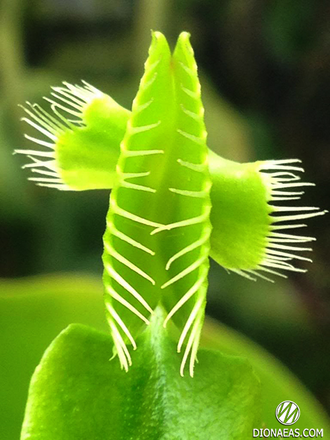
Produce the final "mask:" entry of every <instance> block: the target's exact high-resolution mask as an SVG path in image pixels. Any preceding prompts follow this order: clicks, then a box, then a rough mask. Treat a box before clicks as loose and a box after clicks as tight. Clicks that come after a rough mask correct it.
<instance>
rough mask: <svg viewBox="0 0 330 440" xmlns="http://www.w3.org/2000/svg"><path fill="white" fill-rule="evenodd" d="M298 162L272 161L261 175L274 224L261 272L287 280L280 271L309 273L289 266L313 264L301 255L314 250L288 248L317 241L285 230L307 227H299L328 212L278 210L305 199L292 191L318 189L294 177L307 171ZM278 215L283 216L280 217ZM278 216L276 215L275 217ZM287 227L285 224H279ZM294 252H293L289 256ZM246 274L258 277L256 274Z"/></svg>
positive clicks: (262, 166)
mask: <svg viewBox="0 0 330 440" xmlns="http://www.w3.org/2000/svg"><path fill="white" fill-rule="evenodd" d="M300 162H301V161H300V160H298V159H284V160H271V161H267V162H262V163H260V164H259V171H260V173H261V176H262V178H263V180H264V184H265V186H266V187H268V189H269V190H270V200H269V203H271V205H270V206H271V215H270V219H271V224H270V227H269V234H268V237H267V238H268V240H267V241H268V244H267V246H266V249H265V256H264V259H263V261H262V262H261V264H260V265H259V266H258V268H257V270H263V271H266V272H269V273H272V274H274V275H280V276H283V274H281V273H280V272H278V271H275V270H273V268H275V269H280V270H289V271H295V272H305V271H306V270H305V269H299V268H295V267H294V266H292V264H289V262H291V261H292V260H294V259H296V260H302V261H309V262H310V261H311V260H310V259H309V258H306V257H303V256H301V255H299V254H296V253H300V252H309V251H311V249H310V248H303V247H299V246H292V245H288V244H290V243H293V244H296V245H297V244H298V245H300V244H301V243H307V242H311V241H314V240H315V238H313V237H307V236H303V235H293V234H286V233H283V232H282V230H285V229H297V228H302V227H305V226H306V225H305V224H301V223H297V222H298V221H300V220H303V219H307V218H312V217H316V216H319V215H324V214H325V213H326V212H327V211H321V210H320V209H319V208H316V207H310V206H301V207H299V206H283V205H280V206H276V205H273V204H272V203H273V202H283V201H288V200H298V199H300V196H302V195H303V193H304V192H303V191H292V190H291V188H296V187H297V188H299V187H305V186H314V184H313V183H309V182H301V181H300V176H296V175H295V174H294V172H295V171H299V172H303V171H304V170H303V168H301V167H297V166H293V165H292V164H296V163H300ZM278 213H283V215H279V214H278ZM273 214H275V215H273ZM278 223H283V224H278ZM288 251H290V252H288ZM245 272H248V273H253V272H254V274H255V275H256V273H255V270H254V271H251V270H250V271H249V270H246V271H245Z"/></svg>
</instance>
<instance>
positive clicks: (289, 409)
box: [275, 400, 300, 426]
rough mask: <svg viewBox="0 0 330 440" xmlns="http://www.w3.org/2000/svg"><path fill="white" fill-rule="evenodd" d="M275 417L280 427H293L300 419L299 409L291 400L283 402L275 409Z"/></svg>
mask: <svg viewBox="0 0 330 440" xmlns="http://www.w3.org/2000/svg"><path fill="white" fill-rule="evenodd" d="M275 415H276V418H277V420H278V421H279V422H280V423H281V424H282V425H286V426H288V425H293V424H294V423H296V421H297V420H298V419H299V417H300V408H299V406H298V405H297V404H296V403H294V402H292V400H284V401H283V402H281V403H280V404H279V405H278V407H277V408H276V412H275Z"/></svg>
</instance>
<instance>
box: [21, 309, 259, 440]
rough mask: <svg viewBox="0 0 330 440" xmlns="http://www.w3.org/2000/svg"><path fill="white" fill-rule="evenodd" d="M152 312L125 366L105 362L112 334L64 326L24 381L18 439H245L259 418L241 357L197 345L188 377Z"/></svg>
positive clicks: (255, 391)
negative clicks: (27, 383)
mask: <svg viewBox="0 0 330 440" xmlns="http://www.w3.org/2000/svg"><path fill="white" fill-rule="evenodd" d="M163 319H164V317H163V316H162V313H158V312H156V313H155V316H154V318H153V320H152V322H151V325H150V327H149V328H148V329H147V330H146V332H145V333H144V334H143V335H142V336H140V340H139V349H138V350H137V351H136V352H134V354H133V356H132V357H133V362H134V364H133V367H132V368H131V369H130V370H129V371H128V373H125V372H124V371H121V370H120V369H119V368H118V365H117V362H114V361H109V357H110V356H111V352H112V341H111V338H110V337H109V336H107V335H104V334H102V333H99V332H97V331H95V330H92V329H90V328H87V327H84V326H80V325H72V326H70V327H69V328H67V329H66V330H65V331H63V332H62V333H61V334H60V335H59V336H58V338H57V339H55V341H54V342H53V343H52V344H51V346H50V347H49V349H48V350H47V351H46V353H45V355H44V357H43V359H42V361H41V363H40V365H39V366H38V368H37V370H36V372H35V374H34V376H33V379H32V382H31V387H30V392H29V400H28V405H27V410H26V416H25V421H24V425H23V431H22V437H21V440H28V439H33V440H41V439H42V440H73V439H79V440H90V439H93V440H104V439H113V440H116V439H121V440H128V439H132V440H133V439H134V440H165V439H166V440H167V439H168V440H176V439H177V440H182V439H189V440H190V439H191V440H193V439H196V440H197V439H202V438H203V439H204V438H205V439H206V438H207V439H208V440H213V439H214V440H221V439H223V440H227V439H236V440H246V439H247V438H249V437H250V436H251V432H252V428H253V427H254V426H258V423H259V421H258V419H259V417H260V406H259V401H260V395H259V383H258V380H257V379H256V377H255V376H254V374H253V372H252V369H251V367H250V365H249V364H248V362H247V361H246V360H244V359H242V358H239V357H233V356H227V355H223V354H220V353H218V352H214V351H207V350H200V352H199V365H198V367H197V368H196V374H195V377H194V379H192V378H190V377H189V376H188V375H186V376H185V377H184V378H182V377H180V375H179V373H178V369H179V364H180V357H179V356H178V355H174V354H173V351H174V350H175V344H174V343H173V342H172V341H171V340H170V339H169V337H168V336H167V335H166V333H165V332H164V329H163V327H162V322H163Z"/></svg>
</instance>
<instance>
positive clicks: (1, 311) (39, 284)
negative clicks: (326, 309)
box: [0, 275, 330, 440]
mask: <svg viewBox="0 0 330 440" xmlns="http://www.w3.org/2000/svg"><path fill="white" fill-rule="evenodd" d="M250 290H253V289H252V284H251V285H250ZM0 292H1V294H0V316H1V319H0V346H1V347H2V350H1V357H0V382H1V385H0V414H2V416H0V420H1V424H0V438H1V440H16V439H18V437H19V431H20V426H21V424H22V420H23V412H24V406H25V403H26V396H27V391H28V384H29V380H30V378H31V375H32V373H33V370H34V368H35V367H36V365H37V364H38V363H39V361H40V359H41V356H42V354H43V352H44V350H45V349H46V348H47V346H48V345H49V344H50V343H51V341H52V340H53V339H54V338H55V337H56V335H57V334H58V333H59V332H60V331H61V330H62V329H63V328H65V327H66V326H67V325H69V324H70V323H71V322H79V323H83V324H86V325H90V326H93V327H95V328H97V329H99V330H102V331H107V324H106V322H105V319H104V312H103V305H102V293H103V288H102V284H101V282H100V281H97V280H96V279H95V278H92V277H88V276H86V275H84V276H82V275H80V276H78V275H61V276H60V275H52V276H43V277H34V278H29V279H20V280H8V281H4V280H1V281H0ZM251 294H252V292H251ZM291 305H292V304H291V303H290V302H289V304H287V307H289V308H290V307H291ZM251 313H252V312H251ZM251 319H253V314H252V315H251ZM282 319H283V317H282ZM288 319H289V318H288ZM272 322H273V321H272V320H270V325H271V326H272ZM295 325H296V327H297V328H299V327H298V324H295ZM263 326H264V329H265V332H269V331H270V330H269V327H268V323H267V320H266V319H265V320H264V322H263ZM290 329H291V327H283V330H282V331H283V333H282V334H283V337H285V336H286V335H287V336H289V335H288V333H287V332H288V331H290ZM272 331H273V330H272ZM290 337H291V336H290ZM201 346H202V347H209V348H213V349H216V350H221V351H224V352H225V353H229V354H233V355H240V356H244V357H246V358H247V359H248V360H249V362H250V363H251V364H252V365H253V367H254V370H255V372H256V374H257V376H258V377H259V378H260V381H261V390H262V395H261V415H260V419H261V420H262V421H263V422H264V423H265V425H266V426H269V427H275V426H276V423H277V422H276V419H275V416H274V411H275V408H276V406H277V405H278V404H279V403H280V402H281V401H282V400H284V399H283V396H285V398H289V399H292V400H294V401H295V402H297V403H298V405H300V406H301V409H302V412H301V422H303V424H304V425H305V426H306V427H308V426H310V427H313V426H314V427H323V428H324V429H326V428H327V432H330V426H329V423H328V422H327V418H326V416H325V413H324V410H323V409H322V408H321V407H320V405H319V404H318V403H317V401H316V400H315V398H314V397H313V396H312V394H311V393H310V392H309V391H308V390H307V389H306V388H305V387H304V385H303V384H302V383H301V382H300V381H299V380H298V379H297V378H296V377H295V376H294V375H293V374H292V373H290V372H289V371H288V369H287V368H286V367H285V366H284V365H283V364H282V363H281V362H279V361H278V360H277V359H275V358H274V357H273V356H271V355H270V354H269V353H267V352H266V351H265V350H263V349H262V348H261V347H260V346H258V345H257V344H255V343H253V342H252V341H251V340H249V339H248V338H246V337H244V336H243V335H241V334H239V333H237V332H234V331H233V330H231V329H230V328H228V327H227V326H225V325H221V324H219V323H216V322H215V321H212V322H211V321H210V320H209V319H206V322H205V327H204V329H203V332H202V340H201ZM140 348H141V347H140ZM140 348H139V349H138V350H140ZM137 353H138V351H137V352H136V353H133V354H137ZM173 356H176V355H175V353H173ZM108 357H109V356H108V354H107V357H106V358H107V359H108ZM199 360H200V362H199V364H198V365H196V377H197V374H198V369H199V368H200V367H201V365H202V364H201V358H200V357H199ZM110 364H116V361H115V360H114V361H113V362H110ZM110 364H109V365H110ZM117 369H118V365H117ZM118 373H120V372H118ZM120 374H121V373H120ZM315 374H317V370H315ZM196 377H195V378H194V380H195V379H196ZM255 427H258V426H255ZM277 427H279V425H277Z"/></svg>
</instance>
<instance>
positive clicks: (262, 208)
mask: <svg viewBox="0 0 330 440" xmlns="http://www.w3.org/2000/svg"><path fill="white" fill-rule="evenodd" d="M47 100H48V101H50V103H51V109H52V114H49V113H47V112H46V111H44V110H43V109H41V107H39V106H36V105H34V106H31V105H28V107H26V108H25V111H26V113H27V115H28V117H27V118H24V120H25V121H26V122H27V123H28V124H30V125H31V126H32V127H33V128H35V129H37V130H38V131H39V132H41V133H42V134H43V135H45V136H46V137H48V140H44V139H39V138H35V137H31V136H28V135H27V136H26V137H27V138H28V139H30V140H32V141H33V142H35V143H37V144H38V145H40V146H42V147H45V148H47V149H48V151H42V150H17V152H18V153H23V154H26V155H28V156H29V158H30V159H31V161H32V162H31V163H29V164H27V165H25V167H28V168H31V169H32V171H33V172H35V173H37V174H38V175H39V176H38V177H33V178H30V179H31V180H34V181H36V182H37V184H38V185H43V186H50V187H55V188H58V189H60V190H68V189H71V190H86V189H97V188H107V189H111V188H113V191H112V194H111V198H110V208H109V212H108V215H107V227H106V232H105V235H104V254H103V262H104V269H105V270H104V287H105V304H106V313H107V317H108V321H109V324H110V328H111V333H112V337H113V340H114V344H115V352H116V353H117V354H118V357H119V361H120V364H121V366H122V368H124V369H125V370H126V371H127V370H128V368H129V366H130V364H131V353H130V350H129V348H128V347H129V346H132V347H133V349H135V348H136V347H137V343H136V337H137V336H138V335H139V333H141V331H142V330H143V329H144V328H145V326H146V325H148V324H149V322H150V317H151V315H152V313H153V311H154V310H155V309H156V307H157V305H159V304H161V306H162V307H163V308H164V309H165V310H166V312H167V316H166V317H165V319H164V326H166V325H167V323H168V322H169V321H170V320H172V321H173V323H174V324H175V326H176V327H177V328H178V329H179V335H178V345H177V349H178V351H181V350H183V357H182V363H181V368H180V371H181V374H182V375H183V371H184V367H185V365H186V363H187V362H188V358H189V356H190V360H189V372H190V375H191V376H192V375H193V373H194V362H195V360H196V354H197V348H198V343H199V337H200V332H201V327H202V323H203V319H204V309H205V302H206V291H207V273H208V256H209V255H210V256H211V257H212V258H213V259H214V260H215V261H217V262H218V263H219V264H221V265H222V266H223V267H224V268H226V269H228V270H230V271H233V272H236V273H238V274H240V275H243V276H245V277H247V278H250V279H255V278H256V277H262V278H266V279H269V278H268V277H269V276H271V275H279V276H286V275H285V272H286V271H296V272H304V271H305V269H301V268H297V267H295V266H294V265H293V263H292V260H295V259H297V260H303V261H310V260H309V259H308V258H306V257H305V256H302V255H301V254H300V252H302V251H303V252H305V251H310V250H311V249H310V248H305V247H300V245H301V244H303V243H306V242H310V241H313V240H314V239H313V238H312V237H308V236H302V235H295V234H292V233H287V231H286V230H290V229H295V228H300V227H303V226H305V225H304V224H301V220H305V219H307V218H310V217H314V216H318V215H323V214H324V213H325V211H320V210H319V209H318V208H314V207H299V206H289V205H288V206H286V205H285V203H286V202H287V201H290V203H291V201H292V200H299V198H300V196H301V195H302V191H301V190H300V189H301V188H302V187H304V186H309V185H311V184H310V183H304V182H301V181H300V177H299V176H297V175H296V174H295V173H299V172H302V171H303V169H302V168H301V167H298V166H297V164H298V163H299V161H298V160H296V159H285V160H270V161H263V162H255V163H246V164H240V163H237V162H233V161H229V160H225V159H223V158H221V157H220V156H218V155H216V154H215V153H213V152H211V151H209V152H208V151H207V147H206V131H205V126H204V121H203V115H204V109H203V106H202V102H201V98H200V84H199V81H198V77H197V66H196V64H195V60H194V56H193V51H192V48H191V46H190V43H189V36H188V34H187V33H182V34H181V35H180V37H179V39H178V42H177V45H176V48H175V50H174V52H173V54H171V52H170V50H169V47H168V45H167V42H166V39H165V37H164V36H163V35H162V34H160V33H159V32H155V33H153V40H152V44H151V47H150V50H149V58H148V60H147V62H146V64H145V73H144V76H143V78H142V80H141V83H140V87H139V90H138V93H137V96H136V98H135V99H134V101H133V107H132V112H129V111H128V110H125V109H124V108H123V107H121V106H120V105H118V104H117V103H116V102H115V101H113V100H112V98H110V97H109V96H108V95H105V94H104V93H102V92H100V91H99V90H97V89H95V88H94V87H92V86H90V85H88V84H87V83H83V86H79V85H75V86H73V85H70V84H67V83H64V87H58V88H53V92H52V98H51V99H48V98H47ZM72 118H74V119H72ZM49 140H50V142H49ZM49 150H50V151H49ZM211 186H212V188H211ZM283 203H284V204H283ZM211 206H212V209H211ZM211 225H212V231H211ZM283 231H284V232H283ZM289 232H290V231H289ZM283 272H284V273H283ZM265 274H266V275H267V276H265Z"/></svg>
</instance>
